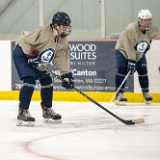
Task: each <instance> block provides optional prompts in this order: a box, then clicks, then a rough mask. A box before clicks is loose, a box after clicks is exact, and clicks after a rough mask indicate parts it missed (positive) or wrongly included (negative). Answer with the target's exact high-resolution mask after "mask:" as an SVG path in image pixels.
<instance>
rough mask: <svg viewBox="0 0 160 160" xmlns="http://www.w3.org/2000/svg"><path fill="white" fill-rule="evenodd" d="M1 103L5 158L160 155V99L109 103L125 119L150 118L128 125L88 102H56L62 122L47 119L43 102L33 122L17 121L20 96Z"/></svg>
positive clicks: (0, 153) (121, 159)
mask: <svg viewBox="0 0 160 160" xmlns="http://www.w3.org/2000/svg"><path fill="white" fill-rule="evenodd" d="M100 104H101V105H103V106H107V104H106V103H100ZM0 105H1V109H0V160H47V159H48V160H49V159H50V160H160V105H158V104H153V105H150V106H147V105H144V104H128V105H127V106H113V108H110V109H108V110H110V111H111V112H113V113H114V114H116V115H117V116H119V117H120V118H123V119H126V120H132V119H137V118H144V120H145V123H143V124H136V125H131V126H128V125H125V124H123V123H122V122H120V121H119V120H117V119H116V118H114V117H113V116H111V115H110V114H108V113H107V112H106V111H104V110H102V109H101V108H99V107H98V106H97V105H95V104H93V103H89V102H87V103H77V102H76V103H75V102H74V103H73V102H53V108H54V110H55V111H56V112H57V113H59V114H61V115H62V123H61V124H44V123H43V120H42V116H41V114H42V113H41V108H40V105H39V102H32V103H31V107H30V113H31V115H32V116H34V117H35V118H36V123H35V126H34V127H17V126H16V116H17V110H18V101H0Z"/></svg>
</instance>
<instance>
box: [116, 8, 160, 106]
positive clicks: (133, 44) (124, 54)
mask: <svg viewBox="0 0 160 160" xmlns="http://www.w3.org/2000/svg"><path fill="white" fill-rule="evenodd" d="M157 33H158V28H157V26H155V25H153V24H152V14H151V13H150V11H149V10H140V12H139V14H138V22H134V23H131V24H129V25H128V26H127V27H126V29H125V31H124V32H122V34H121V36H120V37H119V39H118V41H117V44H116V47H115V49H116V60H117V70H118V71H117V74H116V89H119V92H118V93H117V95H116V104H117V105H125V104H126V101H127V98H125V97H124V96H123V92H124V87H125V83H124V84H123V85H122V87H121V88H119V86H120V85H121V83H122V82H123V80H124V78H125V77H126V75H127V73H128V72H129V71H130V74H131V75H133V74H134V72H135V71H137V73H138V78H139V83H140V86H141V89H142V93H143V97H144V100H145V102H146V103H147V104H150V103H151V101H152V97H151V96H150V95H149V80H148V71H147V60H146V55H145V54H146V53H147V51H148V50H149V49H150V45H151V42H152V40H153V38H154V37H156V35H157Z"/></svg>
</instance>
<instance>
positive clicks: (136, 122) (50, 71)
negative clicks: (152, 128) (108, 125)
mask: <svg viewBox="0 0 160 160" xmlns="http://www.w3.org/2000/svg"><path fill="white" fill-rule="evenodd" d="M46 71H47V72H48V73H49V74H50V75H53V76H55V77H56V78H57V79H59V80H61V81H63V82H67V81H65V80H64V79H62V78H61V77H59V76H58V75H56V74H55V73H54V72H53V71H52V70H50V69H48V68H46ZM74 90H75V91H77V92H78V93H79V94H81V95H82V96H84V97H85V98H87V99H88V100H90V101H91V102H93V103H94V104H96V105H97V106H99V107H100V108H101V109H103V110H104V111H106V112H107V113H109V114H110V115H112V116H113V117H115V118H116V119H118V120H119V121H121V122H122V123H124V124H126V125H134V124H140V123H144V119H143V118H138V119H135V120H125V119H122V118H120V117H118V116H117V115H115V114H114V113H112V112H111V111H109V110H108V109H106V108H105V107H103V106H102V105H101V104H99V103H98V102H96V101H95V100H93V99H92V98H91V97H89V96H88V95H86V94H85V93H83V92H82V91H80V90H79V89H77V88H76V87H74Z"/></svg>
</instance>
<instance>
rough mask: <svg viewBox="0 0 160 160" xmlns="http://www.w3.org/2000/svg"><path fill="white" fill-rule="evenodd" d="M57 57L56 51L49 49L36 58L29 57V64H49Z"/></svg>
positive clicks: (35, 56)
mask: <svg viewBox="0 0 160 160" xmlns="http://www.w3.org/2000/svg"><path fill="white" fill-rule="evenodd" d="M54 56H55V50H54V49H53V48H47V49H45V50H44V51H42V52H40V53H39V54H36V55H34V56H29V57H28V63H29V64H31V65H32V64H33V65H35V64H49V63H50V62H51V61H52V60H53V59H54Z"/></svg>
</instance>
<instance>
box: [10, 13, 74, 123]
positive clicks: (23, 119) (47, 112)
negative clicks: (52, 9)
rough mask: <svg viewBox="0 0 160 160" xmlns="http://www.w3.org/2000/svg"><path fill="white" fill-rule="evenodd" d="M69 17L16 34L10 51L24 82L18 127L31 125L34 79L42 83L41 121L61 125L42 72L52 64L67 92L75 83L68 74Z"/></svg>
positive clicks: (48, 81) (56, 16) (47, 79)
mask: <svg viewBox="0 0 160 160" xmlns="http://www.w3.org/2000/svg"><path fill="white" fill-rule="evenodd" d="M70 23H71V20H70V17H69V16H68V14H66V13H64V12H57V13H56V14H54V15H53V18H52V23H51V24H50V25H49V26H41V27H39V28H37V29H36V30H34V31H33V32H26V31H23V32H21V33H20V34H19V36H18V38H17V41H16V46H15V49H14V52H13V59H14V63H15V66H16V69H17V72H18V75H19V78H20V79H21V80H22V81H23V86H22V88H21V90H20V93H19V108H18V116H17V126H21V125H27V126H33V125H34V123H35V118H34V117H32V116H31V115H30V113H29V106H30V102H31V98H32V94H33V92H34V87H35V84H36V80H39V81H40V84H41V91H40V92H41V99H42V101H41V108H42V116H43V118H44V122H50V121H55V122H61V118H62V117H61V115H59V114H57V113H56V112H55V111H54V110H53V109H52V97H53V83H52V78H51V77H50V76H49V74H48V73H47V72H46V71H45V67H46V65H47V64H49V63H52V65H53V67H55V68H56V69H57V70H59V72H60V73H61V77H62V78H63V79H68V83H65V82H62V86H63V87H65V88H66V89H72V88H73V87H74V82H73V81H72V80H73V77H72V73H71V72H70V52H69V48H68V42H67V39H66V36H67V35H69V34H70V31H71V29H70V27H71V26H70Z"/></svg>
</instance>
